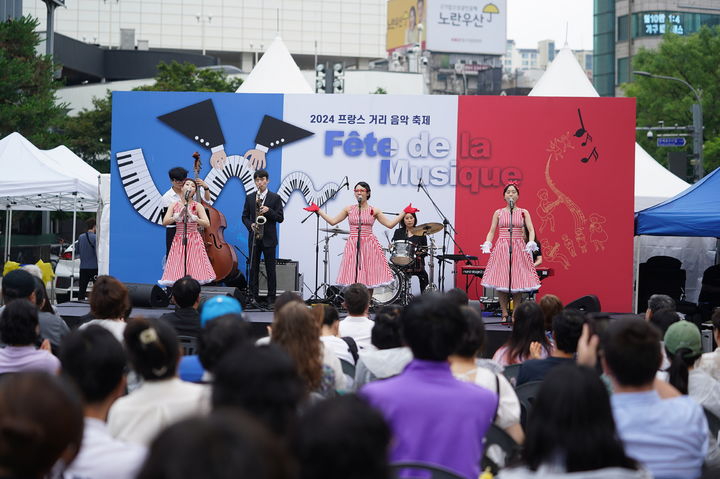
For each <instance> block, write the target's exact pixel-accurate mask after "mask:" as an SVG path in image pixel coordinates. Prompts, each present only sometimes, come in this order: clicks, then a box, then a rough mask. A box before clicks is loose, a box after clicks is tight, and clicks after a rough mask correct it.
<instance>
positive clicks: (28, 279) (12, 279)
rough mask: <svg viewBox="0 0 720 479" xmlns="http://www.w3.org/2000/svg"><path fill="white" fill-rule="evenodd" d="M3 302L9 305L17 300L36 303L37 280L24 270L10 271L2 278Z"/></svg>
mask: <svg viewBox="0 0 720 479" xmlns="http://www.w3.org/2000/svg"><path fill="white" fill-rule="evenodd" d="M2 296H3V302H4V303H5V304H8V303H10V302H12V301H14V300H16V299H27V300H30V302H32V303H34V302H35V280H34V279H33V275H32V274H30V273H28V272H27V271H25V270H23V269H16V270H13V271H10V272H9V273H8V274H6V275H5V276H3V278H2Z"/></svg>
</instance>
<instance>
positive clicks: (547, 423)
mask: <svg viewBox="0 0 720 479" xmlns="http://www.w3.org/2000/svg"><path fill="white" fill-rule="evenodd" d="M523 460H524V462H525V464H526V465H527V467H528V468H529V469H530V470H532V471H537V470H538V469H539V468H540V466H542V465H546V466H549V465H551V467H552V466H560V467H563V466H564V469H565V471H566V472H567V473H574V472H581V471H594V470H597V469H603V468H610V467H619V468H624V469H638V465H637V463H636V462H635V461H634V460H633V459H631V458H630V457H628V456H627V455H626V454H625V450H624V447H623V444H622V442H621V441H620V439H619V437H618V434H617V431H616V429H615V421H614V419H613V415H612V409H611V407H610V398H609V396H608V392H607V388H606V386H605V384H604V383H603V382H602V380H601V379H600V377H599V376H598V374H597V372H595V371H594V370H592V369H590V368H587V367H583V366H577V365H575V364H562V365H559V366H557V367H555V368H553V369H552V370H551V371H550V372H548V374H547V376H545V379H544V380H543V383H542V385H541V386H540V391H539V392H538V395H537V397H536V398H535V402H534V403H533V413H532V415H530V417H529V419H528V427H527V437H526V438H525V449H524V451H523ZM558 461H560V464H557V462H558ZM598 477H599V476H598ZM608 477H609V476H608Z"/></svg>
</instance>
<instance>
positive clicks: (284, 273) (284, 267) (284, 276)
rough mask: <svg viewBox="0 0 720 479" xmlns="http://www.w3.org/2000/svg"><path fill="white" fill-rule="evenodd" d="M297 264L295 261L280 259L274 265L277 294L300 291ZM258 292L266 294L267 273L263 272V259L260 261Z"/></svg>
mask: <svg viewBox="0 0 720 479" xmlns="http://www.w3.org/2000/svg"><path fill="white" fill-rule="evenodd" d="M299 269H300V268H299V264H298V262H297V261H282V262H278V263H277V264H276V265H275V275H276V276H277V295H278V296H279V295H281V294H282V293H284V292H285V291H292V292H294V293H300V292H301V291H302V281H301V280H300V275H299V274H298V272H299ZM259 289H260V292H259V294H260V295H261V296H265V295H267V274H265V261H260V279H259Z"/></svg>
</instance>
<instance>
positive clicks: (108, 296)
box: [90, 275, 131, 319]
mask: <svg viewBox="0 0 720 479" xmlns="http://www.w3.org/2000/svg"><path fill="white" fill-rule="evenodd" d="M130 306H131V305H130V295H129V294H128V289H127V287H126V286H125V285H124V284H122V282H120V281H118V280H117V279H116V278H114V277H112V276H106V275H101V276H98V277H97V279H96V280H95V283H93V288H92V291H91V292H90V313H91V314H92V316H93V317H94V318H95V319H121V318H125V317H126V315H127V312H128V310H130Z"/></svg>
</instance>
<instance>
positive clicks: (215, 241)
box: [192, 151, 238, 282]
mask: <svg viewBox="0 0 720 479" xmlns="http://www.w3.org/2000/svg"><path fill="white" fill-rule="evenodd" d="M192 156H193V158H194V159H195V162H194V164H193V171H194V172H195V179H196V180H197V179H198V177H199V175H200V168H201V163H200V153H198V152H197V151H196V152H195V153H193V155H192ZM196 195H197V198H196V201H197V202H199V203H200V204H202V205H203V207H204V208H205V211H207V215H208V219H209V220H210V226H208V227H207V228H202V231H201V232H200V234H201V235H202V239H203V243H204V244H205V249H206V250H207V255H208V258H210V264H211V265H212V267H213V271H215V278H216V281H218V282H219V281H223V280H225V279H232V278H235V276H237V266H238V259H237V255H236V254H235V250H234V249H233V248H232V246H230V245H229V244H228V243H226V242H225V238H224V236H223V230H224V229H225V228H227V221H226V220H225V215H223V214H222V213H220V212H219V211H218V210H216V209H215V208H213V207H212V206H210V204H209V203H207V202H206V201H205V200H204V199H202V198H201V195H200V188H197V191H196Z"/></svg>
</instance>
